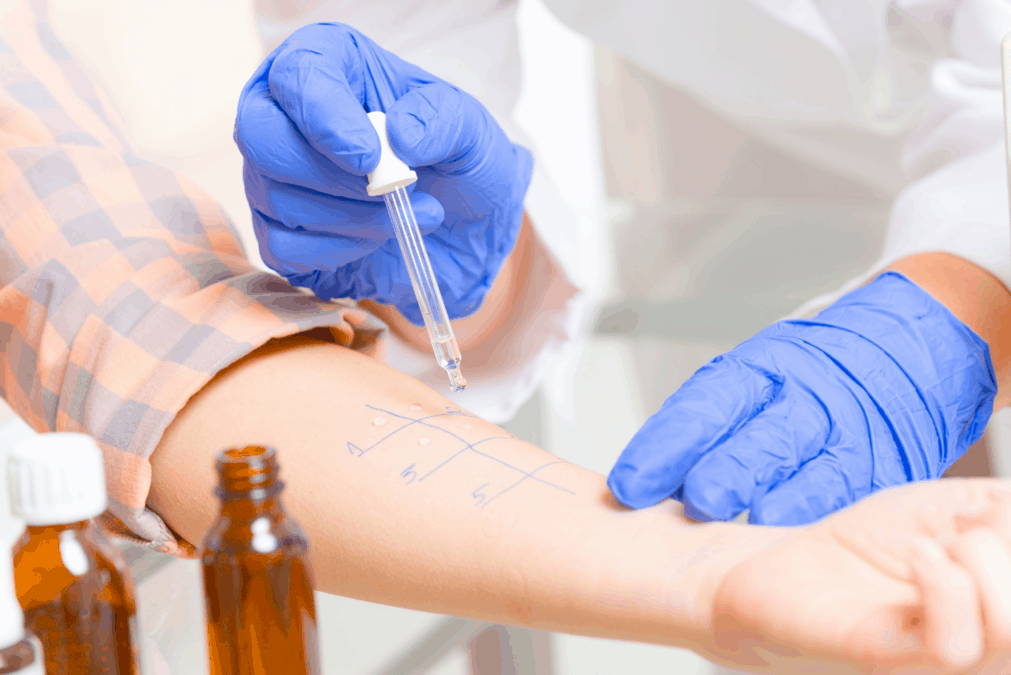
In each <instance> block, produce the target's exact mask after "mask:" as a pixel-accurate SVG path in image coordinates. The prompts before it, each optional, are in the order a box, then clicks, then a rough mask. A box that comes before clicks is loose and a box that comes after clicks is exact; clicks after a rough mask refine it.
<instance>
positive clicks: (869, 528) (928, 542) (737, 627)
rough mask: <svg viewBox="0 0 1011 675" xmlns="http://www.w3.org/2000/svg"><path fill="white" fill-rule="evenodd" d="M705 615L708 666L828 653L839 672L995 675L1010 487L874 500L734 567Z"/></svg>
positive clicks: (1003, 633) (909, 490)
mask: <svg viewBox="0 0 1011 675" xmlns="http://www.w3.org/2000/svg"><path fill="white" fill-rule="evenodd" d="M713 612H714V614H713V624H714V633H715V640H716V648H717V649H718V650H719V651H720V654H719V656H717V658H721V657H722V658H728V655H731V656H729V658H733V659H734V663H735V664H736V665H738V666H740V667H745V668H747V669H749V670H752V669H753V670H766V669H768V670H773V669H774V670H776V671H777V672H789V671H793V670H797V669H798V668H801V667H802V666H803V662H804V661H807V660H808V659H813V658H817V657H818V656H824V657H830V655H832V654H837V655H842V656H843V657H844V659H846V660H848V661H849V665H848V666H843V665H840V666H839V668H840V670H842V669H845V672H852V669H855V670H856V671H858V672H870V671H874V672H881V671H891V670H904V668H908V667H912V669H913V670H916V671H918V672H923V671H924V669H929V672H949V671H961V670H963V669H970V668H971V670H970V672H980V671H981V670H982V671H983V672H1000V669H1001V667H1006V666H1007V665H1008V660H1009V653H1008V651H1007V650H1008V648H1009V647H1011V484H1009V483H1006V482H1003V481H997V480H971V481H961V480H944V481H940V482H935V483H920V484H915V485H911V486H906V487H902V488H896V489H891V490H887V491H885V492H882V493H879V494H877V495H874V496H872V497H870V498H868V499H866V500H864V501H862V502H860V503H859V504H857V505H856V506H854V507H851V508H849V509H847V510H845V511H842V512H840V513H838V514H836V515H834V516H832V517H831V518H828V519H826V520H824V521H822V522H821V523H818V524H816V525H812V526H809V527H805V528H803V529H800V530H798V531H797V532H796V533H795V534H794V535H792V536H790V537H788V538H786V539H784V540H782V541H780V542H778V543H776V544H774V545H772V546H770V547H768V548H766V549H764V550H762V551H761V552H759V553H757V554H756V555H754V556H752V557H751V558H750V559H748V560H746V561H745V562H743V563H741V564H739V565H737V566H736V567H735V568H734V569H733V570H732V571H731V572H730V573H729V574H727V575H726V577H725V578H724V580H723V583H722V584H721V586H720V590H719V592H718V593H717V595H716V599H715V602H714V605H713ZM783 644H787V645H793V646H794V647H795V648H796V649H795V651H794V650H790V649H784V648H783V647H781V646H776V645H783ZM1001 652H1003V653H1001ZM732 655H736V656H732ZM819 665H820V666H821V668H824V665H823V664H819ZM818 672H826V671H825V670H821V669H820V670H819V671H818Z"/></svg>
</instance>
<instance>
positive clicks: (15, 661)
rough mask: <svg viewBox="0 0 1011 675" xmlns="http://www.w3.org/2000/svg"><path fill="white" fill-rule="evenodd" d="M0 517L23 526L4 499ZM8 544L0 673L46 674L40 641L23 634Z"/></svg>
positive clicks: (0, 582) (2, 573)
mask: <svg viewBox="0 0 1011 675" xmlns="http://www.w3.org/2000/svg"><path fill="white" fill-rule="evenodd" d="M0 424H2V421H0ZM6 469H7V462H2V463H0V478H3V477H4V474H5V473H6ZM0 482H6V481H0ZM0 521H2V522H3V526H4V528H3V529H4V530H5V531H9V532H17V531H19V530H22V529H24V526H25V524H24V522H22V521H20V520H16V519H14V518H13V517H11V514H10V513H9V511H8V509H7V501H4V502H2V503H0ZM10 545H11V540H10V538H7V539H0V675H45V670H44V669H43V667H42V664H43V661H42V645H41V644H39V640H38V638H36V637H35V636H34V635H28V634H25V615H24V612H22V611H21V605H20V604H19V603H18V596H17V593H15V592H14V567H13V566H12V562H13V561H12V555H11V549H10Z"/></svg>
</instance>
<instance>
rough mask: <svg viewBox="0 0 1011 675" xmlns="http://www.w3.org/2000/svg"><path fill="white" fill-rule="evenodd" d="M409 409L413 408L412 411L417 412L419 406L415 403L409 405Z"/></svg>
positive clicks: (419, 408)
mask: <svg viewBox="0 0 1011 675" xmlns="http://www.w3.org/2000/svg"><path fill="white" fill-rule="evenodd" d="M411 410H413V411H414V412H418V411H419V410H421V406H420V405H418V404H417V403H415V404H414V405H412V406H411Z"/></svg>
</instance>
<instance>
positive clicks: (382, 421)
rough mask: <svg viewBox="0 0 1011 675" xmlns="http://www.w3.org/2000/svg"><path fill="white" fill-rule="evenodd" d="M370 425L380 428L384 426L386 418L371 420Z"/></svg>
mask: <svg viewBox="0 0 1011 675" xmlns="http://www.w3.org/2000/svg"><path fill="white" fill-rule="evenodd" d="M372 423H373V424H375V425H376V426H377V427H381V426H383V425H384V424H386V418H385V417H377V418H376V419H374V420H372Z"/></svg>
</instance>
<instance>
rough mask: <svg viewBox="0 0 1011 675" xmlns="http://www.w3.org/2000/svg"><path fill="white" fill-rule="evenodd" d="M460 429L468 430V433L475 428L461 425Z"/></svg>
mask: <svg viewBox="0 0 1011 675" xmlns="http://www.w3.org/2000/svg"><path fill="white" fill-rule="evenodd" d="M460 428H461V429H466V430H467V431H470V430H471V429H473V428H474V427H472V426H470V425H469V424H461V425H460Z"/></svg>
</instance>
